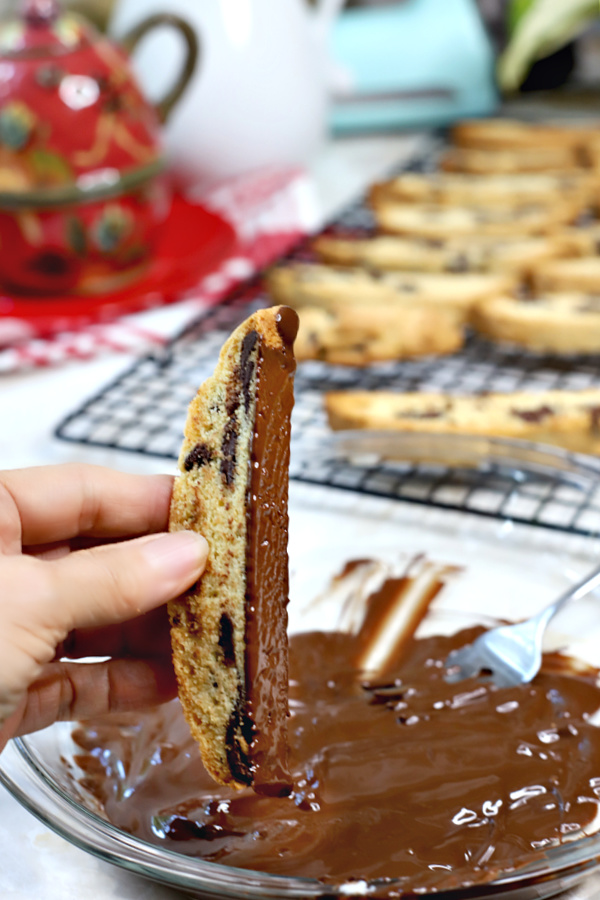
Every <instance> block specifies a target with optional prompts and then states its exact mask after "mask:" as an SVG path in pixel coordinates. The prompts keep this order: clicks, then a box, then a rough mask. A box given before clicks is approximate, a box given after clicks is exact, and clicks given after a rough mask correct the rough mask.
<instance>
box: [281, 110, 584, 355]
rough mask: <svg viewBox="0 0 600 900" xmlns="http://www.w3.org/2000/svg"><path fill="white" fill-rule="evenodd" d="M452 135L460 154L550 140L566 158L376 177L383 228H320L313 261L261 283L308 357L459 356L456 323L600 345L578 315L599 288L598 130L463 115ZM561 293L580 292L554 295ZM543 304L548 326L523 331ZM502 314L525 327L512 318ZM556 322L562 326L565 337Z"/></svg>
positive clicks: (496, 336)
mask: <svg viewBox="0 0 600 900" xmlns="http://www.w3.org/2000/svg"><path fill="white" fill-rule="evenodd" d="M453 136H454V141H455V147H454V149H455V150H457V151H460V152H471V151H473V152H477V153H483V154H487V156H488V158H489V159H490V160H491V157H497V158H498V159H499V160H502V159H504V157H505V155H506V154H509V155H510V154H513V155H514V157H515V159H517V157H519V156H521V155H522V154H528V153H536V154H537V153H538V152H539V151H540V148H541V149H542V151H543V150H544V148H546V147H548V148H550V149H551V150H555V151H556V153H557V154H559V155H560V154H563V156H564V155H566V156H568V157H569V159H570V162H569V164H567V162H566V160H565V159H563V164H562V165H560V166H556V165H554V164H553V165H550V166H543V165H541V164H540V165H539V166H538V171H533V172H532V171H530V169H531V168H533V167H531V166H527V165H525V166H523V167H522V168H520V167H519V165H518V160H517V162H514V164H513V165H510V166H509V165H504V164H502V163H501V164H500V165H498V167H497V168H496V169H494V167H493V166H492V167H491V168H490V169H489V171H486V173H485V174H482V173H477V172H473V171H471V170H469V169H468V168H467V169H466V170H465V171H459V172H448V171H437V172H428V173H414V172H407V173H404V174H402V175H399V176H397V177H395V178H391V179H388V180H387V181H384V182H381V183H379V184H377V185H374V186H373V188H372V189H371V191H370V192H369V203H370V205H371V208H372V211H373V214H374V218H375V222H376V231H375V233H373V234H367V235H361V236H359V237H357V236H356V235H349V234H344V233H340V232H335V231H334V232H330V233H327V234H325V235H322V236H320V237H319V238H317V239H316V240H315V241H314V244H313V250H314V255H315V257H316V260H315V262H314V263H312V264H311V263H306V264H292V265H289V266H286V267H280V268H278V269H276V270H274V271H273V272H272V273H271V275H270V277H269V278H268V280H267V286H268V289H269V291H270V293H271V295H272V297H273V299H274V301H275V302H278V303H287V304H289V305H291V306H293V307H294V308H296V309H297V310H298V312H299V315H300V320H301V322H300V340H299V345H298V346H299V348H300V350H299V353H300V358H301V359H315V358H316V359H322V360H326V361H334V360H335V361H338V362H339V361H342V360H347V361H349V362H350V363H351V364H352V365H368V364H370V363H372V362H375V361H377V360H389V359H390V358H392V357H393V356H394V355H395V356H396V358H397V359H403V358H407V357H410V356H415V355H425V354H432V353H438V354H443V353H451V352H454V351H455V350H456V349H457V348H458V347H459V346H460V336H459V337H458V339H457V329H458V330H459V331H460V333H462V335H463V337H464V334H465V329H468V328H472V329H475V330H480V331H481V332H482V333H483V334H485V336H486V337H487V338H489V339H491V340H498V341H512V342H518V343H520V344H521V345H522V346H525V347H528V348H529V349H531V350H539V349H545V350H546V351H548V352H553V353H577V352H580V353H590V352H595V351H600V344H598V345H596V343H595V340H596V332H595V330H591V331H589V332H586V333H585V339H584V338H583V335H584V329H582V321H581V317H582V313H581V309H586V310H587V309H588V308H589V306H590V295H593V294H595V293H600V220H598V219H597V218H596V215H597V210H598V208H599V206H600V169H598V170H597V169H596V168H595V163H594V160H595V158H596V157H594V153H593V152H592V151H593V149H594V148H597V147H598V146H599V145H600V141H599V139H598V138H597V137H596V135H595V132H594V129H593V128H590V127H587V126H582V127H577V128H574V127H570V126H569V127H559V126H554V125H553V126H543V125H529V124H527V123H519V122H514V121H511V120H503V119H494V120H481V121H476V122H465V123H462V124H460V125H458V126H456V127H455V129H454V130H453ZM541 155H542V156H543V152H542V154H541ZM575 257H580V258H579V259H575ZM555 293H558V294H560V295H562V294H565V293H567V294H569V295H572V298H571V299H570V300H569V301H565V300H564V299H561V297H558V298H557V299H556V301H555V300H554V299H553V295H554V294H555ZM575 295H579V300H578V299H577V297H576V296H575ZM524 297H526V298H527V302H528V303H531V304H532V306H531V309H529V308H526V304H525V300H524V299H523V298H524ZM537 299H539V300H540V301H541V302H540V305H539V307H538V308H537V310H535V311H534V306H533V304H535V302H536V300H537ZM509 307H510V316H509ZM394 308H396V313H395V318H394ZM425 311H427V316H425V315H424V312H425ZM536 314H537V315H538V317H539V318H540V322H544V324H545V327H544V328H543V329H542V332H541V333H540V334H534V333H533V331H532V330H531V329H529V327H525V328H523V327H521V326H522V325H523V323H524V322H525V321H527V322H529V321H530V320H531V321H533V319H534V318H535V316H536ZM586 315H589V313H587V312H586ZM507 317H510V318H511V320H513V319H514V321H515V322H516V323H519V325H518V327H517V326H515V327H514V328H512V329H511V328H508V327H507V324H506V323H507ZM559 320H560V322H563V323H564V322H566V323H567V325H566V327H565V330H564V334H563V335H562V337H560V336H559V335H558V331H559V330H560V325H559V324H558V322H559ZM367 324H368V325H369V327H368V328H366V325H367ZM404 326H405V330H406V339H405V340H401V339H400V338H399V336H398V335H399V332H400V331H401V330H402V328H403V327H404ZM428 330H431V332H432V333H434V334H435V339H434V337H433V336H432V335H428ZM554 332H556V337H555V336H554ZM577 335H581V336H582V340H581V342H579V343H578V342H577ZM441 336H442V337H441ZM567 336H568V339H567ZM542 337H543V340H542Z"/></svg>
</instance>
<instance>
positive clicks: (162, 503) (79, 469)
mask: <svg viewBox="0 0 600 900" xmlns="http://www.w3.org/2000/svg"><path fill="white" fill-rule="evenodd" d="M172 489H173V479H172V477H171V476H170V475H128V474H126V473H124V472H116V471H113V470H111V469H104V468H102V467H100V466H88V465H80V464H68V465H62V466H47V467H40V468H32V469H14V470H10V471H5V472H0V551H3V552H4V553H18V552H20V550H21V547H22V546H23V545H25V546H33V545H36V544H44V543H48V542H55V541H65V540H69V539H71V538H73V537H75V536H76V535H79V534H82V535H89V536H95V537H129V536H132V537H133V536H135V535H139V534H147V533H151V532H159V531H165V530H166V528H167V523H168V518H169V506H170V502H171V493H172Z"/></svg>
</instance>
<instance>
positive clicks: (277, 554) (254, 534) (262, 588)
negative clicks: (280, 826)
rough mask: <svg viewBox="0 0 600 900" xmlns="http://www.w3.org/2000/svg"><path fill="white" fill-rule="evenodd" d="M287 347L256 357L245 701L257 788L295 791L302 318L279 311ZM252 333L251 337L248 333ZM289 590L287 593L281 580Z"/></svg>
mask: <svg viewBox="0 0 600 900" xmlns="http://www.w3.org/2000/svg"><path fill="white" fill-rule="evenodd" d="M276 324H277V329H278V332H279V335H280V337H281V340H282V342H283V348H282V349H281V348H277V349H274V348H273V347H270V346H269V344H268V343H267V342H266V341H265V340H262V341H261V342H260V344H259V348H258V355H257V357H256V398H257V400H256V416H255V427H254V438H253V443H252V455H251V468H250V480H249V493H250V497H249V503H248V504H247V506H248V520H247V528H248V539H247V551H246V560H247V569H246V648H247V649H246V685H247V692H246V698H245V699H246V703H245V710H244V712H245V715H246V716H247V717H248V718H249V719H250V721H251V723H252V725H253V730H252V736H251V743H250V749H249V759H250V767H251V773H252V783H253V787H254V789H255V791H257V792H258V793H264V794H271V795H282V794H289V792H290V791H291V778H290V775H289V773H288V771H287V767H286V759H287V734H286V731H287V714H288V698H287V683H288V677H287V615H286V612H285V610H286V607H287V602H288V554H287V543H288V512H287V506H288V474H287V473H288V470H289V446H290V416H291V412H292V406H293V404H294V394H293V375H294V371H295V368H296V365H295V360H294V354H293V350H292V343H293V341H294V338H295V336H296V332H297V330H298V316H297V315H296V313H295V312H294V311H293V310H291V309H288V308H287V307H281V308H280V310H279V312H278V314H277V321H276ZM249 337H250V335H249ZM281 585H284V587H283V595H281V596H280V593H279V592H280V590H281V588H280V586H281Z"/></svg>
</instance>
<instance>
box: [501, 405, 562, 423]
mask: <svg viewBox="0 0 600 900" xmlns="http://www.w3.org/2000/svg"><path fill="white" fill-rule="evenodd" d="M511 413H512V414H513V416H518V417H519V419H523V420H524V421H525V422H534V423H537V422H542V421H543V420H544V419H545V418H546V417H547V416H553V415H554V410H553V409H551V408H550V407H549V406H540V407H539V408H538V409H511Z"/></svg>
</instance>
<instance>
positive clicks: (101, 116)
mask: <svg viewBox="0 0 600 900" xmlns="http://www.w3.org/2000/svg"><path fill="white" fill-rule="evenodd" d="M163 24H170V25H174V26H175V27H177V28H179V29H180V30H181V31H183V33H184V36H185V38H186V41H187V46H188V59H187V65H186V68H185V72H184V75H183V77H182V79H181V81H180V83H179V84H178V85H177V86H176V88H175V89H174V90H173V91H172V92H171V94H170V95H169V97H167V98H166V99H165V100H164V101H163V102H162V104H159V106H158V107H153V106H152V105H150V104H149V103H148V102H147V101H146V100H145V99H144V97H143V96H142V93H141V91H140V89H139V87H138V85H137V83H136V81H135V78H134V76H133V74H132V71H131V69H130V66H129V62H128V56H127V53H126V50H125V49H122V48H121V47H119V46H117V45H116V44H113V43H112V42H111V41H109V40H108V39H107V38H106V37H104V36H102V35H100V34H99V33H98V32H97V31H96V30H95V29H94V28H93V27H92V26H91V25H90V24H88V23H87V22H85V21H84V20H82V19H81V18H79V17H76V16H74V15H71V14H63V13H61V11H60V8H59V6H58V4H57V2H56V0H26V2H25V3H23V5H22V12H21V16H20V18H17V19H13V20H11V21H9V22H7V23H5V24H3V25H0V283H1V284H2V286H3V287H4V288H5V289H8V290H13V291H21V292H26V293H40V292H41V293H65V292H76V293H86V292H93V293H97V292H103V291H110V290H113V289H115V287H119V286H121V285H123V284H125V283H127V282H128V281H131V280H132V279H134V278H135V277H136V276H137V275H139V274H141V272H142V271H143V270H144V268H145V266H146V264H147V262H148V259H149V258H150V255H151V253H152V249H153V247H154V245H155V242H156V239H157V236H158V233H159V230H160V227H161V225H162V223H163V221H164V220H165V218H166V215H167V213H168V209H169V190H168V185H167V182H166V179H165V177H164V171H165V159H164V154H163V149H162V143H161V122H162V121H163V120H164V118H165V117H166V115H167V113H168V111H169V109H170V108H171V106H172V105H173V104H174V103H175V102H176V100H177V99H178V97H179V96H180V95H181V93H182V91H183V89H184V86H185V83H186V82H187V79H188V78H189V76H190V75H191V71H192V69H193V65H194V63H195V58H196V53H197V44H196V40H195V37H194V34H193V32H192V30H191V29H190V28H189V26H187V25H186V23H184V22H183V21H182V20H179V19H176V18H174V17H171V16H168V15H156V16H153V17H152V18H151V19H149V20H147V21H146V22H144V23H142V25H141V26H140V27H139V28H138V29H136V32H135V33H134V34H133V35H132V36H131V38H130V40H129V42H125V46H127V43H128V46H129V48H131V47H132V46H133V45H134V44H135V42H137V41H138V40H139V39H140V38H141V37H142V36H143V35H144V34H145V33H146V32H147V31H149V30H150V29H151V28H154V27H156V26H158V25H163Z"/></svg>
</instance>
